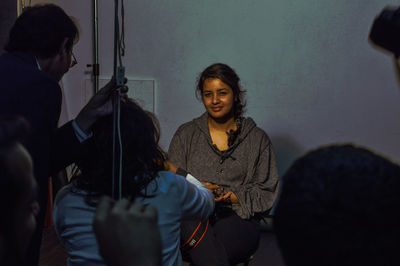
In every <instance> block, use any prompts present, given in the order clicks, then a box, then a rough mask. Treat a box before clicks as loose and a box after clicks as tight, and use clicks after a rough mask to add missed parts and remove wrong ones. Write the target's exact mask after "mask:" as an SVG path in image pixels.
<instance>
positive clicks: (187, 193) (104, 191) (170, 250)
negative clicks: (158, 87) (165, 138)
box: [54, 101, 214, 266]
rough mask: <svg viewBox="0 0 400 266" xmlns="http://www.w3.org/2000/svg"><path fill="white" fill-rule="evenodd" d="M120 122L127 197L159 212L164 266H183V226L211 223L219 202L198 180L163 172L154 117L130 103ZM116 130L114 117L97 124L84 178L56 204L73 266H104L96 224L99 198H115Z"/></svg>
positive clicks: (84, 163) (59, 228) (56, 217)
mask: <svg viewBox="0 0 400 266" xmlns="http://www.w3.org/2000/svg"><path fill="white" fill-rule="evenodd" d="M120 118H121V122H120V132H121V139H122V186H121V187H122V197H124V198H128V199H129V200H131V201H133V202H140V203H141V204H149V205H152V206H154V207H155V208H156V209H157V211H158V226H159V230H160V234H161V244H162V265H181V254H180V250H179V244H180V224H181V221H182V220H185V219H193V218H196V219H201V220H205V219H207V217H208V216H209V215H210V214H211V213H212V211H213V208H214V197H213V195H212V193H211V192H210V191H208V189H207V188H205V187H204V186H203V185H202V184H201V183H200V182H199V181H197V180H196V179H194V178H193V177H190V178H188V179H189V181H190V182H188V180H185V178H183V177H181V176H178V175H175V174H174V173H172V172H170V171H164V164H165V159H164V155H163V152H162V151H161V149H160V148H159V146H158V138H159V132H158V129H157V127H156V126H155V124H154V122H155V121H154V117H151V115H150V114H148V113H146V112H145V111H144V110H142V109H141V108H140V107H139V106H138V105H137V104H135V103H134V102H133V101H127V102H125V103H121V112H120ZM112 127H113V123H112V116H111V115H109V116H106V117H104V118H101V119H99V121H97V122H96V123H95V125H94V127H93V137H92V138H91V139H89V140H88V141H87V143H86V144H85V152H86V154H85V155H86V156H83V157H84V158H85V159H83V160H82V161H80V162H78V163H77V166H78V168H79V170H80V172H79V174H77V175H76V176H75V177H74V178H73V179H72V181H71V183H70V184H69V185H67V186H66V187H64V188H63V189H62V190H60V192H59V193H58V194H57V197H56V200H55V206H54V221H55V229H56V232H57V235H58V237H59V239H60V240H61V242H62V244H63V245H64V246H65V248H66V250H67V252H68V254H69V257H68V265H70V266H72V265H105V263H104V261H103V259H102V257H101V256H100V254H99V251H98V244H97V241H96V237H95V235H94V233H93V226H92V223H93V217H94V214H95V210H96V204H97V203H98V200H99V198H100V196H102V195H108V196H111V195H112V175H111V173H112V138H113V137H112ZM137 241H139V242H140V241H142V240H141V239H138V240H137Z"/></svg>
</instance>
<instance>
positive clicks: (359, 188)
mask: <svg viewBox="0 0 400 266" xmlns="http://www.w3.org/2000/svg"><path fill="white" fill-rule="evenodd" d="M399 210H400V167H399V165H396V164H394V163H392V162H391V161H389V160H387V159H385V158H383V157H381V156H379V155H377V154H374V153H373V152H371V151H369V150H367V149H364V148H358V147H354V146H352V145H334V146H328V147H324V148H319V149H317V150H314V151H311V152H309V153H307V154H306V155H304V156H303V157H301V158H300V159H298V160H296V161H295V162H294V164H293V165H292V166H291V167H290V169H289V170H288V171H287V173H286V174H285V175H284V177H283V187H282V194H281V197H280V200H279V203H278V205H277V208H276V212H275V220H274V226H275V230H276V235H277V239H278V243H279V246H280V248H281V252H282V255H283V257H284V260H285V262H286V265H399V264H400V254H399V252H398V247H399V244H400V226H399V224H400V213H399Z"/></svg>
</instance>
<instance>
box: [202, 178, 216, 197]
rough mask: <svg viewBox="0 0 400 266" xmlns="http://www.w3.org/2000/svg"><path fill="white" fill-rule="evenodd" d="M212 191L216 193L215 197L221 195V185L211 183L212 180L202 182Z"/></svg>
mask: <svg viewBox="0 0 400 266" xmlns="http://www.w3.org/2000/svg"><path fill="white" fill-rule="evenodd" d="M201 183H202V184H203V185H204V186H205V187H206V188H207V189H208V190H209V191H211V193H213V194H214V196H215V197H219V196H220V195H219V194H218V190H219V189H220V188H221V187H220V186H218V185H216V184H213V183H210V182H201Z"/></svg>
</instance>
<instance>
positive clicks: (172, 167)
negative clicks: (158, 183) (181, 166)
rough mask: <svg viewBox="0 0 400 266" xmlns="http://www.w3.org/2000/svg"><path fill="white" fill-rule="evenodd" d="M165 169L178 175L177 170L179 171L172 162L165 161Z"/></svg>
mask: <svg viewBox="0 0 400 266" xmlns="http://www.w3.org/2000/svg"><path fill="white" fill-rule="evenodd" d="M164 169H165V170H166V171H170V172H172V173H174V174H176V170H178V167H176V165H175V164H173V163H171V162H170V161H168V160H165V161H164Z"/></svg>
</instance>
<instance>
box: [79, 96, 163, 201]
mask: <svg viewBox="0 0 400 266" xmlns="http://www.w3.org/2000/svg"><path fill="white" fill-rule="evenodd" d="M120 117H121V121H120V131H121V140H122V165H123V167H122V196H123V197H130V198H132V199H133V198H134V197H135V196H137V195H141V193H140V191H141V190H142V189H144V188H146V186H147V185H148V184H149V183H150V182H151V181H152V180H153V179H154V178H155V177H156V176H157V173H158V171H161V170H164V167H163V165H164V160H165V159H164V158H165V156H164V152H163V151H162V150H161V148H160V147H159V145H158V140H159V129H158V128H157V124H155V123H156V122H157V121H156V120H155V116H154V115H152V114H148V113H146V111H144V110H143V109H142V108H141V107H139V106H138V105H137V104H136V103H134V102H133V101H127V102H125V103H121V112H120ZM112 121H113V120H112V115H108V116H105V117H103V118H100V119H99V120H98V121H97V122H96V123H95V124H94V125H93V137H92V138H91V139H89V140H88V143H87V144H86V145H85V155H84V156H82V158H83V159H82V160H80V161H79V162H77V167H78V169H79V170H80V173H79V174H78V175H76V176H75V177H74V178H73V182H74V184H75V186H76V187H77V188H80V189H84V190H86V191H89V192H90V193H89V197H88V199H90V198H91V196H98V195H109V196H111V195H112V139H113V137H112V135H113V134H112V129H113V123H112ZM89 202H90V200H89Z"/></svg>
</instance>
